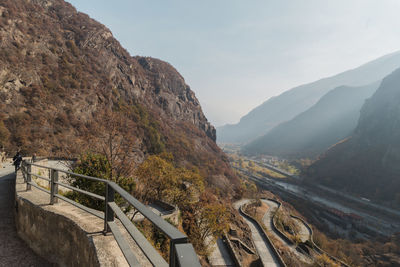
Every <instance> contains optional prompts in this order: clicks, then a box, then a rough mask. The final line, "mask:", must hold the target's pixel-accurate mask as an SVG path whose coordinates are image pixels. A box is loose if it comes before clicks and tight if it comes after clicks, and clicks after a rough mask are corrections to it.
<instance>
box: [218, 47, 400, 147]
mask: <svg viewBox="0 0 400 267" xmlns="http://www.w3.org/2000/svg"><path fill="white" fill-rule="evenodd" d="M399 66H400V52H396V53H393V54H389V55H386V56H384V57H381V58H378V59H376V60H374V61H371V62H369V63H366V64H364V65H362V66H360V67H358V68H356V69H352V70H349V71H345V72H343V73H340V74H337V75H335V76H332V77H328V78H324V79H321V80H318V81H316V82H313V83H309V84H305V85H301V86H298V87H295V88H293V89H291V90H288V91H286V92H284V93H282V94H281V95H279V96H276V97H272V98H270V99H268V100H267V101H265V102H264V103H263V104H261V105H260V106H258V107H256V108H255V109H253V110H252V111H250V112H249V113H248V114H247V115H246V116H244V117H242V118H241V119H240V122H239V123H237V124H233V125H225V126H222V127H218V129H217V132H218V134H217V135H218V142H220V143H241V144H243V143H248V142H250V141H253V140H254V139H256V138H258V137H261V136H263V135H265V134H266V133H267V132H268V131H269V130H271V129H272V128H274V127H276V126H277V125H279V124H281V123H283V122H286V121H288V120H291V119H293V118H294V117H295V116H297V115H299V114H300V113H302V112H304V111H306V110H307V109H309V108H310V107H312V106H313V105H314V104H315V103H316V102H317V101H318V100H319V99H320V98H321V97H322V96H323V95H325V94H326V93H327V92H329V91H330V90H332V89H334V88H336V87H339V86H342V85H347V86H363V85H367V84H371V83H373V82H375V81H378V80H380V79H383V77H385V76H386V75H388V74H390V73H391V72H392V71H393V70H395V69H396V68H398V67H399Z"/></svg>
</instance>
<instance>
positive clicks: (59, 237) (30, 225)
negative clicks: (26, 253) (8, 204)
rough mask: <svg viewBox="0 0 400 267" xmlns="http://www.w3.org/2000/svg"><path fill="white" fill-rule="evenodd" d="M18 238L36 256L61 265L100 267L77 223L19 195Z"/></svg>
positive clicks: (88, 240)
mask: <svg viewBox="0 0 400 267" xmlns="http://www.w3.org/2000/svg"><path fill="white" fill-rule="evenodd" d="M15 222H16V227H17V231H18V235H19V236H20V237H21V238H22V239H23V240H24V241H25V242H26V243H27V244H28V245H29V247H31V248H32V249H33V250H34V251H35V252H36V253H37V254H39V255H40V256H42V257H44V258H46V259H47V260H49V261H50V262H53V263H57V264H59V265H60V266H100V263H99V260H98V259H97V255H96V248H95V246H94V244H93V241H92V239H91V238H88V236H87V234H86V232H85V231H83V230H82V229H81V228H80V227H79V226H78V225H77V224H76V223H74V222H73V221H72V220H69V219H68V218H66V217H64V216H62V215H59V214H56V213H53V212H50V211H47V210H44V209H42V208H41V207H40V206H36V205H34V204H33V203H31V202H30V201H28V200H27V199H24V198H22V197H20V196H18V195H17V196H16V212H15Z"/></svg>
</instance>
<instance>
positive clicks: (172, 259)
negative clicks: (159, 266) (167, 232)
mask: <svg viewBox="0 0 400 267" xmlns="http://www.w3.org/2000/svg"><path fill="white" fill-rule="evenodd" d="M187 242H188V238H187V237H185V238H180V239H175V240H173V239H171V240H170V241H169V266H171V267H178V266H179V264H178V262H177V259H176V257H177V254H176V245H177V244H185V243H187Z"/></svg>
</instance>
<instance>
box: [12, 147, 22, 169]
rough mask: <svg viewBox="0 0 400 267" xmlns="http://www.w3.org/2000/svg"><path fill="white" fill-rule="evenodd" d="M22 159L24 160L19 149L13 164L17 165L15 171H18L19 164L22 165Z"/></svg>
mask: <svg viewBox="0 0 400 267" xmlns="http://www.w3.org/2000/svg"><path fill="white" fill-rule="evenodd" d="M21 161H22V156H21V154H20V153H19V151H18V152H17V154H15V156H14V157H13V165H14V166H15V172H17V171H18V169H19V166H20V165H21Z"/></svg>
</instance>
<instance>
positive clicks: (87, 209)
mask: <svg viewBox="0 0 400 267" xmlns="http://www.w3.org/2000/svg"><path fill="white" fill-rule="evenodd" d="M55 196H56V197H58V198H59V199H61V200H64V201H65V202H68V203H69V204H71V205H73V206H75V207H78V208H80V209H82V210H84V211H86V212H89V213H90V214H92V215H94V216H96V217H98V218H100V219H102V220H104V215H103V213H102V212H100V211H98V210H95V209H91V208H88V207H86V206H83V205H81V204H79V203H77V202H75V201H73V200H71V199H69V198H66V197H64V196H62V195H60V194H55Z"/></svg>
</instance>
